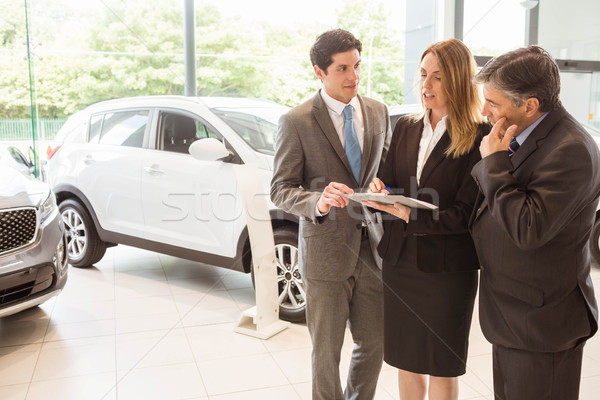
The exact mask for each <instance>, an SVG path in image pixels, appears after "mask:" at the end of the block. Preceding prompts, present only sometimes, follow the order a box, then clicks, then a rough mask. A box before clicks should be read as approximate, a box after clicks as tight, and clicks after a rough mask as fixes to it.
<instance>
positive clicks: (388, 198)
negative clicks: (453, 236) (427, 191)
mask: <svg viewBox="0 0 600 400" xmlns="http://www.w3.org/2000/svg"><path fill="white" fill-rule="evenodd" d="M342 196H344V197H347V198H349V199H350V200H352V201H356V202H358V203H360V202H362V201H369V200H370V201H377V202H379V203H383V204H394V203H400V204H402V205H405V206H407V207H410V208H422V209H425V210H437V209H438V206H436V205H434V204H431V203H428V202H426V201H423V200H417V199H413V198H412V197H406V196H403V195H401V194H386V193H354V194H342Z"/></svg>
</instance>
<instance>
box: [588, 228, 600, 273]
mask: <svg viewBox="0 0 600 400" xmlns="http://www.w3.org/2000/svg"><path fill="white" fill-rule="evenodd" d="M590 250H591V252H592V257H594V260H595V261H596V262H597V263H600V219H597V220H596V222H595V223H594V227H593V228H592V236H591V237H590Z"/></svg>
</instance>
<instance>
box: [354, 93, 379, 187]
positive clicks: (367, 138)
mask: <svg viewBox="0 0 600 400" xmlns="http://www.w3.org/2000/svg"><path fill="white" fill-rule="evenodd" d="M358 101H359V102H360V108H361V110H362V117H363V129H364V137H363V150H362V166H361V168H360V182H358V183H359V186H360V184H361V183H362V181H363V179H364V177H365V171H366V170H367V167H368V166H369V162H370V159H371V146H372V145H373V135H374V134H375V132H373V121H372V120H371V118H372V117H373V112H372V110H371V107H370V106H368V105H367V104H366V102H365V101H363V99H362V97H360V96H358Z"/></svg>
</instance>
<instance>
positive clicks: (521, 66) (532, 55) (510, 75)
mask: <svg viewBox="0 0 600 400" xmlns="http://www.w3.org/2000/svg"><path fill="white" fill-rule="evenodd" d="M475 81H476V82H477V83H487V84H490V85H492V86H493V87H494V88H495V89H496V90H499V91H501V92H503V93H504V94H505V95H506V97H508V98H509V99H510V101H511V102H512V104H513V105H514V106H515V107H520V106H521V105H523V103H524V102H525V100H527V99H529V98H531V97H535V98H536V99H538V101H539V103H540V111H541V112H548V111H552V110H554V109H556V108H558V107H560V106H561V102H560V99H559V95H560V72H559V69H558V65H557V64H556V61H554V59H553V58H552V57H551V56H550V54H548V52H547V51H546V50H544V49H542V48H541V47H538V46H528V47H523V48H520V49H517V50H513V51H510V52H508V53H506V54H503V55H501V56H499V57H496V58H493V59H491V60H490V61H488V62H487V64H485V66H484V67H483V68H482V70H481V71H479V73H478V74H477V75H476V76H475Z"/></svg>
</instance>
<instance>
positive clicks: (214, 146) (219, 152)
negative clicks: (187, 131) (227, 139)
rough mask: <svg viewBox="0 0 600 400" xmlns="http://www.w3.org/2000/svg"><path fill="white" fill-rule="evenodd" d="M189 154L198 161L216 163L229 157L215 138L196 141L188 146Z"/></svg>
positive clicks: (228, 153) (225, 149) (222, 144)
mask: <svg viewBox="0 0 600 400" xmlns="http://www.w3.org/2000/svg"><path fill="white" fill-rule="evenodd" d="M188 151H189V153H190V154H191V155H192V157H194V158H195V159H197V160H200V161H217V160H222V159H224V158H226V157H229V156H231V153H230V152H229V150H227V147H225V144H224V143H223V142H221V141H219V140H217V139H215V138H206V139H200V140H196V141H195V142H193V143H192V144H191V145H190V148H189V150H188Z"/></svg>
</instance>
